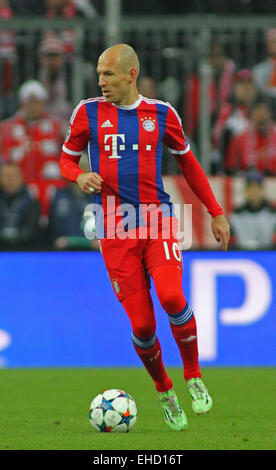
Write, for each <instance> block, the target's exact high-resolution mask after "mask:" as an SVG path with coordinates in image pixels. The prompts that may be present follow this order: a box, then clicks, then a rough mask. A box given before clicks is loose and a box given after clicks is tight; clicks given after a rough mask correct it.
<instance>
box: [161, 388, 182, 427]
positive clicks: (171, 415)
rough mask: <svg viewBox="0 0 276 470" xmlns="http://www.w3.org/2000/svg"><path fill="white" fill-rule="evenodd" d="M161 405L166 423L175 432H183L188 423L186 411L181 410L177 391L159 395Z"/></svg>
mask: <svg viewBox="0 0 276 470" xmlns="http://www.w3.org/2000/svg"><path fill="white" fill-rule="evenodd" d="M159 399H160V404H161V407H162V410H163V413H164V417H165V421H166V423H167V425H168V426H170V428H171V429H173V430H174V431H183V430H184V429H186V428H187V426H188V422H187V417H186V415H185V413H184V411H183V410H182V409H181V408H180V405H179V401H178V398H177V396H176V393H175V391H174V390H173V389H172V390H168V391H167V392H162V393H159Z"/></svg>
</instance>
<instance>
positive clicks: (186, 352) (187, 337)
mask: <svg viewBox="0 0 276 470" xmlns="http://www.w3.org/2000/svg"><path fill="white" fill-rule="evenodd" d="M171 316H172V315H170V317H171ZM170 325H171V330H172V334H173V336H174V339H175V341H176V343H177V346H178V349H179V351H180V354H181V358H182V361H183V366H184V378H185V380H187V381H188V380H190V379H191V378H192V377H194V378H196V377H201V372H200V367H199V363H198V345H197V329H196V321H195V317H194V315H192V317H191V318H190V319H189V320H188V321H187V323H184V324H182V325H181V324H179V325H176V324H173V323H171V322H170Z"/></svg>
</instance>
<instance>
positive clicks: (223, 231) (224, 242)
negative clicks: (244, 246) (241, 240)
mask: <svg viewBox="0 0 276 470" xmlns="http://www.w3.org/2000/svg"><path fill="white" fill-rule="evenodd" d="M211 228H212V232H213V235H214V237H215V239H216V240H217V242H221V247H222V249H223V251H227V249H228V243H229V240H230V225H229V223H228V221H227V220H226V218H225V217H224V215H217V216H216V217H213V218H212V223H211Z"/></svg>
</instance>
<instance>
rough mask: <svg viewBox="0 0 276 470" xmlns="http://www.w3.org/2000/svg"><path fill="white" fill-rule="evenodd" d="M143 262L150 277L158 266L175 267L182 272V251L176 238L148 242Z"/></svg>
mask: <svg viewBox="0 0 276 470" xmlns="http://www.w3.org/2000/svg"><path fill="white" fill-rule="evenodd" d="M144 262H145V266H146V269H147V271H148V272H149V274H150V275H152V273H153V271H154V270H155V269H156V268H157V267H159V266H177V267H178V269H181V272H182V251H181V247H180V244H179V242H178V240H177V238H176V237H174V236H171V237H170V238H168V239H162V238H157V239H151V240H149V241H148V243H147V245H146V248H145V252H144Z"/></svg>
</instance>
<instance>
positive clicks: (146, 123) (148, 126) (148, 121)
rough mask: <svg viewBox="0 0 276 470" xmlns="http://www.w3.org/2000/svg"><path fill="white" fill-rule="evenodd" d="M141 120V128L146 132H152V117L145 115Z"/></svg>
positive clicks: (153, 121)
mask: <svg viewBox="0 0 276 470" xmlns="http://www.w3.org/2000/svg"><path fill="white" fill-rule="evenodd" d="M141 121H142V122H143V128H144V129H145V131H147V132H153V131H154V129H155V119H152V118H151V117H149V118H148V117H145V118H142V119H141Z"/></svg>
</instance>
